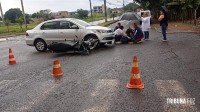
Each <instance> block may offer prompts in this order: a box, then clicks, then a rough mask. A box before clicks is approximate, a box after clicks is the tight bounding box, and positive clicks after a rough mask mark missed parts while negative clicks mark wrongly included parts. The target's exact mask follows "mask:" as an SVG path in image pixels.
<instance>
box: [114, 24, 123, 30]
mask: <svg viewBox="0 0 200 112" xmlns="http://www.w3.org/2000/svg"><path fill="white" fill-rule="evenodd" d="M120 26H122V25H121V23H118V24H117V26H116V27H115V29H114V31H115V30H117V29H118V28H120Z"/></svg>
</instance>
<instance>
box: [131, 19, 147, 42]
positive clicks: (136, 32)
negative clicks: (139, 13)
mask: <svg viewBox="0 0 200 112" xmlns="http://www.w3.org/2000/svg"><path fill="white" fill-rule="evenodd" d="M131 29H133V30H134V34H133V37H132V40H133V42H136V43H138V42H140V41H141V40H142V39H143V38H144V34H143V32H142V30H141V29H140V28H139V27H138V25H137V24H136V23H134V24H133V26H131Z"/></svg>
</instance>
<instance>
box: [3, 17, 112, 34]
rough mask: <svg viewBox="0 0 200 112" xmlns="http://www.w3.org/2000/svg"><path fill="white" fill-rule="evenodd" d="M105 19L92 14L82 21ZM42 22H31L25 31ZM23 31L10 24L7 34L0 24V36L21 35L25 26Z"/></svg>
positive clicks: (5, 28) (14, 24) (16, 25)
mask: <svg viewBox="0 0 200 112" xmlns="http://www.w3.org/2000/svg"><path fill="white" fill-rule="evenodd" d="M102 19H105V17H104V14H94V15H93V18H91V17H88V18H84V19H82V20H84V21H87V22H92V21H98V20H102ZM41 22H42V20H35V21H34V22H32V23H31V24H27V28H28V29H27V30H30V29H33V28H34V27H35V26H37V25H38V24H39V23H41ZM109 22H111V21H108V23H102V24H100V25H102V26H104V25H106V24H109ZM22 27H23V30H22V29H21V28H20V26H19V25H18V24H17V23H11V24H10V25H9V32H8V29H7V27H6V26H5V25H3V24H2V23H0V36H7V35H17V34H21V33H24V32H25V31H26V28H25V25H23V26H22Z"/></svg>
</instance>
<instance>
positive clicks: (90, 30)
mask: <svg viewBox="0 0 200 112" xmlns="http://www.w3.org/2000/svg"><path fill="white" fill-rule="evenodd" d="M76 37H78V38H79V39H84V40H85V41H90V40H94V39H95V40H96V39H98V40H99V41H98V42H97V43H96V44H94V45H92V46H90V48H91V49H94V48H95V47H97V46H98V45H99V44H112V45H114V33H113V31H112V30H111V29H110V28H108V27H102V26H92V25H90V24H89V23H87V22H85V21H82V20H80V19H75V18H62V19H54V20H49V21H45V22H42V23H40V24H39V25H37V26H36V27H35V28H33V29H32V30H28V31H26V44H27V45H29V46H35V48H36V50H37V51H39V52H44V51H46V50H47V46H48V45H49V44H51V43H52V42H63V41H73V40H74V39H75V38H76Z"/></svg>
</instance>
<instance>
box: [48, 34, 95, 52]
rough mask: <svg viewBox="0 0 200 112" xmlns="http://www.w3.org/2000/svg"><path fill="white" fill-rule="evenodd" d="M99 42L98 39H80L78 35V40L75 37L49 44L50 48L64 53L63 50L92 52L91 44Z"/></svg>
mask: <svg viewBox="0 0 200 112" xmlns="http://www.w3.org/2000/svg"><path fill="white" fill-rule="evenodd" d="M97 42H98V40H97V39H96V40H92V41H84V40H83V39H81V40H79V39H78V37H77V40H76V39H74V41H66V40H65V42H60V43H59V42H53V43H52V44H50V45H48V49H49V50H51V51H53V52H56V53H63V52H74V53H76V52H78V53H82V54H88V55H89V54H90V51H91V49H90V46H91V45H94V44H96V43H97Z"/></svg>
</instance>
